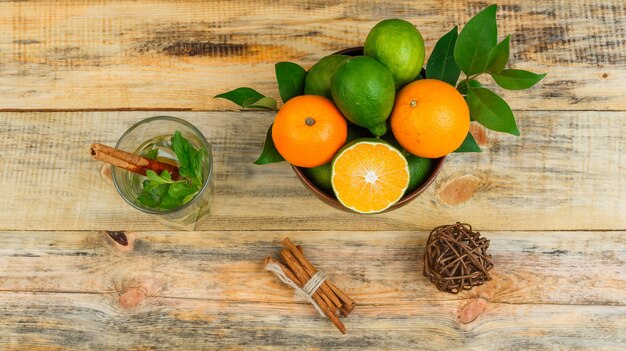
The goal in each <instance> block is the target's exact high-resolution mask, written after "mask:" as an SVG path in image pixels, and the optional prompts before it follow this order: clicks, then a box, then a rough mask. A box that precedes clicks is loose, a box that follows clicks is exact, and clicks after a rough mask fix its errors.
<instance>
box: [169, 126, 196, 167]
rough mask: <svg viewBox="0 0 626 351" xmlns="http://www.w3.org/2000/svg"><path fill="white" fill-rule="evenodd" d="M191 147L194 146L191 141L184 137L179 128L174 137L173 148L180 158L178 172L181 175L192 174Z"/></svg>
mask: <svg viewBox="0 0 626 351" xmlns="http://www.w3.org/2000/svg"><path fill="white" fill-rule="evenodd" d="M190 147H191V148H192V146H191V145H190V144H189V141H188V140H187V139H185V138H183V135H182V134H181V133H180V131H178V130H177V131H176V132H175V133H174V136H173V137H172V150H174V153H175V154H176V158H178V165H179V166H178V174H180V176H181V177H190V176H191V174H190V172H189V162H190V161H189V153H190ZM194 151H195V150H194Z"/></svg>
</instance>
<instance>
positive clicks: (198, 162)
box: [191, 148, 208, 184]
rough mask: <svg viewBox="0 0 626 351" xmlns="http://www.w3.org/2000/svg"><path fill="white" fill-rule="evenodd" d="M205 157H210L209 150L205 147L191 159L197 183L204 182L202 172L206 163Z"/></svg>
mask: <svg viewBox="0 0 626 351" xmlns="http://www.w3.org/2000/svg"><path fill="white" fill-rule="evenodd" d="M205 157H208V156H207V152H206V150H205V149H204V148H202V149H200V150H199V151H198V152H197V153H196V156H195V157H194V158H193V159H191V163H192V165H193V167H192V168H193V178H194V180H195V182H196V183H197V184H202V180H203V179H204V176H203V174H202V165H203V164H204V158H205Z"/></svg>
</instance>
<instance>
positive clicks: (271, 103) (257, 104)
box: [243, 96, 277, 111]
mask: <svg viewBox="0 0 626 351" xmlns="http://www.w3.org/2000/svg"><path fill="white" fill-rule="evenodd" d="M276 105H277V103H276V99H274V98H271V97H269V96H264V97H262V98H260V99H258V100H256V101H246V102H244V106H243V108H260V109H264V110H270V111H276V110H277V109H276Z"/></svg>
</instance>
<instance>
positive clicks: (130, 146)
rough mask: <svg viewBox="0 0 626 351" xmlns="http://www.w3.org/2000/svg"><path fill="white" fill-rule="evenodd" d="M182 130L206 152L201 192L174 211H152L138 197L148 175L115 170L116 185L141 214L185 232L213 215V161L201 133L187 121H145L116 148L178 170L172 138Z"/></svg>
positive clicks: (130, 131)
mask: <svg viewBox="0 0 626 351" xmlns="http://www.w3.org/2000/svg"><path fill="white" fill-rule="evenodd" d="M176 131H179V132H180V133H181V135H182V136H183V138H185V139H187V140H188V141H189V143H190V144H191V145H192V146H193V147H194V148H196V149H198V150H199V149H204V150H206V154H205V157H203V158H202V161H201V165H200V167H201V175H202V177H201V181H202V184H201V185H199V184H198V187H199V191H198V192H197V193H196V194H195V196H194V197H193V198H191V199H190V200H189V199H186V200H185V202H184V203H182V204H181V205H180V206H178V207H175V208H171V209H159V208H151V207H149V206H147V205H146V204H145V203H142V201H139V200H138V197H139V196H140V195H141V194H142V190H144V181H145V180H146V179H147V178H146V177H145V176H142V175H139V174H137V173H133V172H129V171H127V170H125V169H121V168H118V167H112V176H113V183H114V184H115V188H116V189H117V191H118V192H119V194H120V195H121V196H122V198H123V199H124V200H125V201H126V202H127V203H128V204H129V205H131V206H132V207H134V208H136V209H138V210H139V211H141V212H144V213H148V214H151V215H154V216H155V217H156V218H157V219H158V220H159V221H160V222H162V223H164V224H166V225H168V226H170V227H173V228H176V229H183V230H194V229H196V228H197V226H198V225H199V224H200V223H201V222H202V221H203V220H205V219H206V217H207V216H208V214H209V212H210V203H211V198H212V195H213V158H212V155H211V145H210V144H209V142H208V141H207V140H206V138H205V137H204V135H202V132H200V131H199V130H198V129H197V128H196V127H194V126H193V125H192V124H190V123H189V122H187V121H184V120H182V119H180V118H176V117H170V116H156V117H150V118H147V119H144V120H142V121H140V122H138V123H136V124H135V125H133V126H132V127H130V129H128V130H127V131H126V132H125V133H124V134H123V135H122V137H121V138H120V139H119V140H118V142H117V145H116V146H115V147H116V148H117V149H120V150H123V151H127V152H130V153H133V154H137V155H142V156H144V157H145V156H146V155H152V157H154V159H156V160H157V161H159V162H162V163H165V164H170V165H173V166H176V167H178V166H179V161H178V158H177V156H176V153H175V152H174V150H173V146H172V136H173V135H174V133H175V132H176Z"/></svg>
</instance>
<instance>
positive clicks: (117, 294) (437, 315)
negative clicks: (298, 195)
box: [0, 231, 626, 350]
mask: <svg viewBox="0 0 626 351" xmlns="http://www.w3.org/2000/svg"><path fill="white" fill-rule="evenodd" d="M483 234H484V235H485V236H487V237H488V238H489V239H490V240H491V247H490V249H489V250H490V252H491V253H492V255H493V257H494V262H495V264H496V266H495V270H494V280H492V281H490V282H488V283H487V284H486V285H484V286H481V287H477V288H474V289H473V290H471V291H465V292H462V293H461V294H459V295H451V294H448V293H443V292H439V291H437V290H436V288H435V287H434V286H433V285H431V284H430V283H429V282H428V281H427V280H426V278H424V277H423V276H422V275H421V270H422V259H421V257H422V255H423V250H424V244H425V240H426V238H427V235H428V233H427V232H378V233H369V234H368V235H363V234H362V233H361V232H297V233H293V232H275V231H271V232H254V233H252V232H133V233H128V234H127V235H128V237H127V238H128V245H126V246H121V245H119V244H118V243H116V242H114V241H113V240H112V239H111V238H110V237H109V236H108V235H107V233H103V232H46V231H39V232H1V233H0V301H2V304H0V348H2V349H3V350H5V349H8V350H12V349H21V348H29V349H37V348H39V349H46V350H49V349H54V348H55V347H57V348H59V349H61V348H63V349H84V348H90V349H103V350H112V349H138V350H140V349H153V348H154V349H175V348H183V349H193V350H196V349H198V350H200V349H230V348H234V349H246V348H254V349H269V348H273V347H275V348H283V349H284V348H291V349H293V348H298V349H325V348H333V349H415V347H416V345H417V346H419V348H420V349H428V350H430V349H433V350H434V349H437V350H441V349H450V348H460V347H468V348H470V349H485V348H488V349H502V350H510V349H527V350H529V349H546V348H555V347H557V345H558V346H559V347H564V348H567V349H615V350H618V349H619V348H620V347H621V346H623V344H624V342H626V333H625V330H624V328H623V325H624V323H626V294H625V293H624V288H625V287H626V270H625V269H626V268H625V267H626V266H625V263H626V241H625V238H626V232H592V231H585V232H554V231H550V232H483ZM286 235H289V236H290V237H291V238H292V239H293V240H294V241H295V242H296V243H300V244H302V245H303V246H304V247H305V249H306V251H307V256H309V258H310V259H311V261H312V262H314V264H316V266H318V267H319V268H320V269H322V270H326V271H327V272H329V273H330V274H331V275H332V277H333V280H335V281H336V282H337V283H338V284H340V285H341V287H342V288H344V290H346V291H347V292H348V293H349V294H350V295H351V296H353V297H354V298H355V300H356V301H357V302H358V305H357V307H356V308H355V310H354V311H353V313H352V314H350V316H349V317H348V318H347V319H345V322H346V325H347V327H348V335H346V336H342V335H341V334H339V333H338V332H337V331H336V330H334V327H333V326H332V324H330V322H328V321H326V320H324V319H322V318H320V317H319V316H318V315H316V313H315V312H314V311H313V309H312V307H311V306H308V305H306V304H305V303H295V302H294V301H293V297H292V295H291V292H290V290H289V289H288V288H286V287H285V286H283V285H281V283H279V282H278V280H277V279H276V278H275V277H274V276H272V275H271V274H270V273H268V272H265V271H263V267H262V261H263V258H264V257H265V256H266V255H267V254H274V255H276V254H278V252H279V249H280V240H281V239H282V238H283V237H284V236H286ZM6 248H20V249H19V250H16V249H6ZM495 340H497V342H495Z"/></svg>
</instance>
